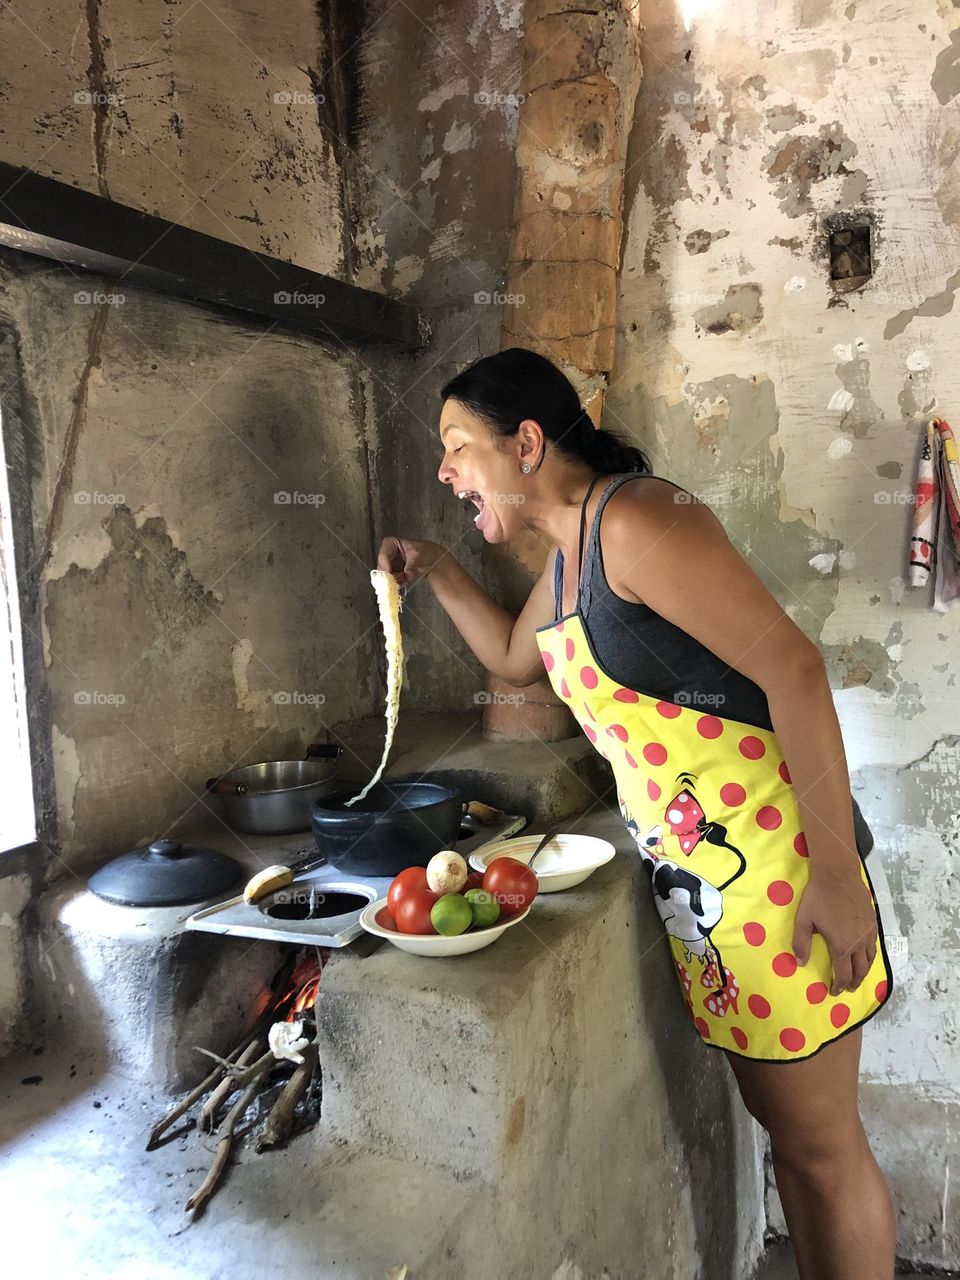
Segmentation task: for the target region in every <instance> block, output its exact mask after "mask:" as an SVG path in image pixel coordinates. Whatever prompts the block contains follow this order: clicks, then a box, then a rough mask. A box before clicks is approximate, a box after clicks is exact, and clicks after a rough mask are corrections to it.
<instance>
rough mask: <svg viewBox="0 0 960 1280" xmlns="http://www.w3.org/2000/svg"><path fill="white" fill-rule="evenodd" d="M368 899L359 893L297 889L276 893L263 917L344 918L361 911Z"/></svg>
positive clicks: (291, 918) (290, 918)
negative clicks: (350, 913) (310, 891)
mask: <svg viewBox="0 0 960 1280" xmlns="http://www.w3.org/2000/svg"><path fill="white" fill-rule="evenodd" d="M369 902H370V899H369V898H365V897H363V896H362V895H361V894H359V893H337V892H328V893H323V892H321V891H317V892H315V893H308V892H306V891H305V890H303V889H298V890H297V891H296V893H278V894H277V895H276V897H275V898H274V900H273V902H271V903H270V905H269V906H267V907H264V909H263V910H264V915H268V916H272V918H273V919H274V920H322V919H325V918H327V917H329V916H345V915H347V914H348V913H349V912H351V911H362V910H363V908H364V907H366V906H368V905H369Z"/></svg>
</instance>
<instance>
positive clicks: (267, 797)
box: [207, 743, 343, 835]
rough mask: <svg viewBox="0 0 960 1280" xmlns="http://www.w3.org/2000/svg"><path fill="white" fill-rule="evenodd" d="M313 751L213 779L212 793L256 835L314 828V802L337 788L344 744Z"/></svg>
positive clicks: (233, 822)
mask: <svg viewBox="0 0 960 1280" xmlns="http://www.w3.org/2000/svg"><path fill="white" fill-rule="evenodd" d="M307 750H308V752H309V756H310V758H308V759H305V760H269V761H266V762H265V763H264V764H248V765H245V766H244V767H243V768H242V769H232V770H231V771H230V772H229V773H223V774H221V775H220V776H219V777H218V778H210V779H208V781H207V791H208V792H209V793H210V794H212V795H215V796H217V798H218V799H219V801H220V803H221V805H222V807H223V817H224V820H225V821H226V823H227V824H228V825H229V826H231V827H233V828H234V829H235V830H237V831H246V832H249V833H250V834H252V835H285V834H287V833H289V832H293V831H309V829H310V807H311V805H312V804H313V802H314V801H315V800H318V799H320V797H321V796H326V795H329V793H330V792H331V791H334V790H336V787H337V785H338V780H337V761H338V760H339V759H340V756H341V754H342V752H343V748H342V747H341V746H339V745H336V744H327V743H321V744H315V745H311V746H310V747H308V748H307Z"/></svg>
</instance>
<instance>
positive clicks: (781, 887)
mask: <svg viewBox="0 0 960 1280" xmlns="http://www.w3.org/2000/svg"><path fill="white" fill-rule="evenodd" d="M767 897H768V898H769V899H770V901H771V902H772V903H773V905H774V906H775V907H788V906H789V905H790V903H791V902H792V901H793V888H792V887H791V886H790V885H789V884H787V882H786V880H774V882H773V883H772V884H770V885H768V886H767Z"/></svg>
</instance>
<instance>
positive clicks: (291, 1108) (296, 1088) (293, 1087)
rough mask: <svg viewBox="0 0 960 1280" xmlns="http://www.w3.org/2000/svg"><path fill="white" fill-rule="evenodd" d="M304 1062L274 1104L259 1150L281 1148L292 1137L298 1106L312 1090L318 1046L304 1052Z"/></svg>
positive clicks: (260, 1139)
mask: <svg viewBox="0 0 960 1280" xmlns="http://www.w3.org/2000/svg"><path fill="white" fill-rule="evenodd" d="M301 1056H302V1058H303V1061H302V1062H301V1063H300V1065H299V1066H298V1067H297V1069H296V1071H294V1073H293V1075H292V1076H291V1077H290V1079H289V1080H288V1081H287V1083H286V1084H285V1085H284V1087H283V1090H282V1092H281V1094H280V1097H279V1098H278V1099H277V1100H276V1102H275V1103H274V1104H273V1107H272V1109H271V1111H270V1115H269V1116H268V1117H267V1123H266V1124H265V1125H264V1128H263V1133H262V1134H261V1135H260V1138H259V1140H258V1142H257V1150H258V1151H263V1150H264V1149H265V1148H267V1147H280V1146H283V1144H284V1143H285V1142H286V1140H287V1139H288V1138H289V1137H290V1132H291V1130H292V1129H293V1117H294V1113H295V1111H296V1109H297V1104H298V1103H299V1101H300V1099H301V1098H302V1097H303V1095H304V1094H305V1093H306V1092H307V1090H308V1089H309V1088H310V1084H311V1082H312V1080H313V1073H314V1071H315V1070H316V1067H317V1046H316V1044H308V1045H307V1046H306V1047H305V1048H304V1049H303V1050H302V1051H301Z"/></svg>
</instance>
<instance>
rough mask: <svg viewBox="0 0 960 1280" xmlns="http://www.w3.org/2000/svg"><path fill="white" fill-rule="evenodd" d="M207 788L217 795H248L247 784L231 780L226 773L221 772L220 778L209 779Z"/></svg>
mask: <svg viewBox="0 0 960 1280" xmlns="http://www.w3.org/2000/svg"><path fill="white" fill-rule="evenodd" d="M206 790H207V791H211V792H212V793H213V794H214V795H215V796H242V795H246V792H247V784H246V783H245V782H231V781H230V780H229V779H228V778H227V776H226V774H221V775H220V777H219V778H208V779H207V782H206Z"/></svg>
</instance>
